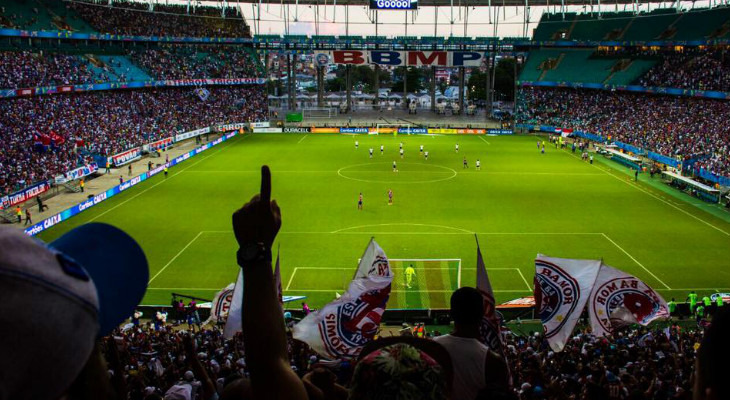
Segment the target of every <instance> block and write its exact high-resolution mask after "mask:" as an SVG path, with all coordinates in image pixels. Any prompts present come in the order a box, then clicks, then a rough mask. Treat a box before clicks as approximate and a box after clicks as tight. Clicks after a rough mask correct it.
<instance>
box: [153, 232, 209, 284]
mask: <svg viewBox="0 0 730 400" xmlns="http://www.w3.org/2000/svg"><path fill="white" fill-rule="evenodd" d="M202 234H203V231H200V232H198V234H197V235H195V237H194V238H193V240H191V241H189V242H188V244H186V245H185V247H183V248H182V250H180V251H179V252H178V253H177V254H175V257H172V259H171V260H170V261H168V262H167V264H165V266H164V267H162V269H161V270H159V271H157V273H156V274H155V276H153V277H152V279H150V280H149V282H147V285H148V286H149V284H150V283H152V281H154V280H155V278H157V277H158V276H160V274H161V273H162V272H164V271H165V270H166V269H167V267H169V266H170V265H171V264H172V262H173V261H175V260H176V259H177V258H178V257H180V254H182V253H183V252H184V251H185V250H187V248H188V247H190V245H191V244H193V242H195V241H196V240H198V238H199V237H200V235H202Z"/></svg>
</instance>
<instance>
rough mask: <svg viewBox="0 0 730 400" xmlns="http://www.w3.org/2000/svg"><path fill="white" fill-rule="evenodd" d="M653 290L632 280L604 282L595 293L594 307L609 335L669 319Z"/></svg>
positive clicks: (630, 278)
mask: <svg viewBox="0 0 730 400" xmlns="http://www.w3.org/2000/svg"><path fill="white" fill-rule="evenodd" d="M662 304H663V301H662V300H661V299H660V297H659V296H658V295H657V294H656V292H654V290H653V289H652V288H650V287H649V286H647V285H646V284H645V283H644V282H642V281H641V280H639V279H636V278H634V277H632V276H627V277H619V278H615V279H611V280H609V281H606V282H604V283H603V284H602V285H601V286H598V287H596V288H595V289H594V291H593V298H592V299H591V307H592V308H593V314H594V315H596V316H597V317H598V321H597V322H599V324H600V325H601V327H602V328H603V329H604V330H605V331H606V332H613V329H614V328H615V327H620V326H624V325H627V324H631V323H638V324H641V325H647V324H648V323H649V322H651V321H653V320H655V319H657V318H659V317H666V316H668V315H669V312H668V310H667V309H666V307H664V306H663V305H662Z"/></svg>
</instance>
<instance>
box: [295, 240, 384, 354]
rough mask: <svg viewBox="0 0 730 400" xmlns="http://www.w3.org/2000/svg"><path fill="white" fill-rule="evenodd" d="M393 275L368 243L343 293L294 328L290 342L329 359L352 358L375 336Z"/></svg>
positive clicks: (377, 250)
mask: <svg viewBox="0 0 730 400" xmlns="http://www.w3.org/2000/svg"><path fill="white" fill-rule="evenodd" d="M392 282H393V271H392V270H391V269H390V263H389V262H388V257H387V256H386V255H385V252H384V251H383V249H381V248H380V246H378V244H377V243H375V240H373V239H371V240H370V244H368V247H367V249H366V250H365V254H363V256H362V258H361V259H360V265H359V266H358V269H357V272H356V273H355V276H354V277H353V279H352V282H350V286H349V287H348V289H347V291H346V292H345V293H344V294H343V295H342V296H340V297H339V298H338V299H335V300H333V301H332V302H330V303H329V304H327V305H326V306H324V307H322V309H320V310H317V311H316V312H313V313H310V314H309V315H307V316H306V317H305V318H304V319H303V320H302V321H301V322H299V323H298V324H297V325H295V326H294V339H297V340H301V341H303V342H305V343H307V344H308V345H309V346H310V347H311V348H312V349H313V350H314V351H316V352H317V353H319V354H320V355H322V356H325V357H330V358H354V357H357V355H358V354H360V351H361V350H362V348H363V347H364V346H365V345H366V344H367V343H368V342H370V341H371V340H372V339H373V337H374V336H375V334H376V332H377V330H378V327H379V326H380V320H381V318H382V317H383V312H384V311H385V305H386V304H387V302H388V298H389V297H390V289H391V284H392Z"/></svg>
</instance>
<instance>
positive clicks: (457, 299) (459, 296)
mask: <svg viewBox="0 0 730 400" xmlns="http://www.w3.org/2000/svg"><path fill="white" fill-rule="evenodd" d="M483 316H484V298H483V297H482V294H481V293H480V292H479V291H478V290H476V289H474V288H472V287H463V288H459V289H457V290H456V291H455V292H454V293H453V294H452V295H451V318H453V319H454V323H456V324H465V325H475V324H479V322H480V321H481V320H482V317H483Z"/></svg>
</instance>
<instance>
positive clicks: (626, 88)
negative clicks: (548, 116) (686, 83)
mask: <svg viewBox="0 0 730 400" xmlns="http://www.w3.org/2000/svg"><path fill="white" fill-rule="evenodd" d="M518 84H519V85H520V86H521V87H531V86H534V87H558V88H566V87H568V88H573V89H593V90H607V91H612V92H613V91H619V92H633V93H646V94H664V95H669V96H684V97H703V98H707V99H720V100H728V99H730V93H726V92H716V91H712V90H692V89H680V88H667V87H646V86H640V85H607V84H603V83H583V82H550V81H536V82H532V81H521V82H518Z"/></svg>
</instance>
